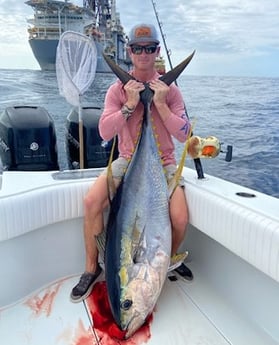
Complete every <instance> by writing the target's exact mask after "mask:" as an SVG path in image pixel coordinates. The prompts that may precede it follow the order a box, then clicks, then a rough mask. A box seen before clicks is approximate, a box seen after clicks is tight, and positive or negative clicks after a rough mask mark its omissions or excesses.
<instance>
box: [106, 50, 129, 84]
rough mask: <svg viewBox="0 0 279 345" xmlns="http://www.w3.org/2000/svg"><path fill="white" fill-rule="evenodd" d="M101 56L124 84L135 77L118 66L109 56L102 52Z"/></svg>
mask: <svg viewBox="0 0 279 345" xmlns="http://www.w3.org/2000/svg"><path fill="white" fill-rule="evenodd" d="M103 57H104V59H105V61H106V63H107V64H108V65H109V67H110V68H111V70H112V72H113V73H114V74H115V75H116V76H117V77H118V78H119V79H120V80H121V81H122V83H123V84H124V85H125V84H127V83H128V81H129V80H131V79H135V78H134V77H133V76H131V74H129V73H127V72H126V71H124V70H123V69H122V68H120V67H119V66H118V65H117V64H116V63H115V62H114V61H113V60H112V59H111V58H110V57H108V56H107V55H105V54H103Z"/></svg>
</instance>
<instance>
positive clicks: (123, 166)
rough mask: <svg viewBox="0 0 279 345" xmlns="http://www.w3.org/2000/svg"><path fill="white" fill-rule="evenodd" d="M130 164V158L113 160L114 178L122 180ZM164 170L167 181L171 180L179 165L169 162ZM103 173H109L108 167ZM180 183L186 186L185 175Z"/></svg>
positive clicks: (181, 177) (180, 179)
mask: <svg viewBox="0 0 279 345" xmlns="http://www.w3.org/2000/svg"><path fill="white" fill-rule="evenodd" d="M128 164H129V162H128V160H127V159H125V158H123V157H119V158H117V159H116V160H115V161H113V162H112V176H113V178H115V179H119V180H121V179H122V177H123V176H124V174H125V172H126V170H127V167H128ZM164 170H165V175H166V178H167V181H170V180H171V179H172V178H173V177H174V175H175V172H176V170H177V166H176V165H175V164H169V165H166V166H165V167H164ZM102 174H104V175H106V174H107V168H106V169H105V170H104V171H103V173H102ZM178 185H179V186H180V187H183V188H184V187H185V180H184V177H183V176H180V178H179V182H178Z"/></svg>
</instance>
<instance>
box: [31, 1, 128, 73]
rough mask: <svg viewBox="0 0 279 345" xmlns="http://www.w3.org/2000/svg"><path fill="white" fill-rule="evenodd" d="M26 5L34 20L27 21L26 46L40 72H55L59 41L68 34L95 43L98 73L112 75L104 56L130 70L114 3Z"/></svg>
mask: <svg viewBox="0 0 279 345" xmlns="http://www.w3.org/2000/svg"><path fill="white" fill-rule="evenodd" d="M25 4H26V5H28V6H31V7H32V9H33V10H34V16H33V17H32V18H29V19H28V20H27V22H28V23H29V24H30V26H29V27H28V33H29V44H30V46H31V49H32V51H33V54H34V56H35V58H36V60H37V62H38V63H39V65H40V68H41V69H42V70H55V61H56V49H57V45H58V42H59V38H60V36H61V35H62V34H63V32H65V31H68V30H71V31H75V32H79V33H82V34H85V35H88V36H90V37H92V39H93V40H94V41H95V44H96V48H97V54H98V56H97V68H96V72H97V73H110V72H111V69H110V68H109V67H108V65H107V63H106V62H105V60H104V59H103V56H102V53H103V52H104V53H105V54H107V55H109V56H110V57H111V58H112V59H113V60H114V61H115V62H116V63H117V64H118V65H120V66H121V67H122V68H124V69H127V68H128V67H129V65H130V62H129V59H127V58H126V41H127V39H126V35H125V33H124V29H123V27H122V25H121V22H120V14H119V13H117V12H116V3H115V0H84V1H83V6H77V5H74V4H73V3H72V2H69V1H68V0H64V1H61V0H29V1H26V2H25Z"/></svg>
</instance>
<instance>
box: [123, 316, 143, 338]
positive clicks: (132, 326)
mask: <svg viewBox="0 0 279 345" xmlns="http://www.w3.org/2000/svg"><path fill="white" fill-rule="evenodd" d="M144 322H145V319H143V318H142V317H140V315H139V314H136V315H135V316H134V317H133V318H132V319H131V320H130V321H129V322H128V323H127V324H126V326H125V327H124V329H123V330H124V331H126V334H125V339H128V338H130V337H131V336H132V335H133V334H134V333H135V332H136V331H137V330H138V329H139V328H140V327H141V326H142V325H143V324H144Z"/></svg>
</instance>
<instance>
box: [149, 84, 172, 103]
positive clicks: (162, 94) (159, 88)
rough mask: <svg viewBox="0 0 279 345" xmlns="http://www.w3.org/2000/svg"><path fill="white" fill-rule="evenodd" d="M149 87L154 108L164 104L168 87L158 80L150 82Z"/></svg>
mask: <svg viewBox="0 0 279 345" xmlns="http://www.w3.org/2000/svg"><path fill="white" fill-rule="evenodd" d="M149 87H150V89H151V90H153V91H154V96H153V102H154V104H155V106H156V107H160V106H161V105H163V104H166V98H167V94H168V92H169V87H168V85H167V84H165V83H164V82H163V81H161V80H160V79H154V80H152V81H151V82H150V84H149Z"/></svg>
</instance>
